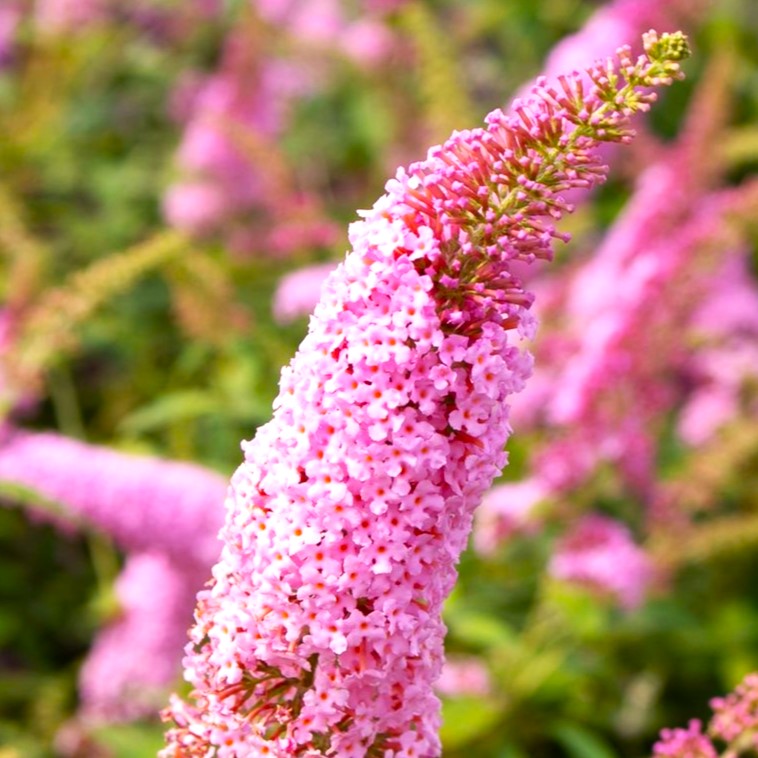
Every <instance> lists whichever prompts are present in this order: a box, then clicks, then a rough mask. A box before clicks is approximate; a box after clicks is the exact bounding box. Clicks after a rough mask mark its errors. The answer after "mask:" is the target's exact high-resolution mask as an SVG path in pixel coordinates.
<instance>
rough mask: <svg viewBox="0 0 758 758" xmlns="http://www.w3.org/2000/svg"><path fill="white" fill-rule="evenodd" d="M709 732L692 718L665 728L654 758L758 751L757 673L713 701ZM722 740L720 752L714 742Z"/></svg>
mask: <svg viewBox="0 0 758 758" xmlns="http://www.w3.org/2000/svg"><path fill="white" fill-rule="evenodd" d="M711 708H712V709H713V717H712V718H711V720H710V723H709V724H708V728H707V731H706V732H704V731H703V726H702V724H701V722H700V721H698V720H697V719H693V720H692V721H690V723H689V726H688V727H687V728H686V729H664V730H663V731H662V732H661V739H660V741H659V742H657V743H656V744H655V746H654V748H653V751H654V752H653V756H654V758H718V756H719V755H722V756H724V758H737V756H741V755H755V751H756V750H758V673H753V674H748V675H747V676H746V677H745V678H744V679H743V680H742V682H741V683H740V684H739V685H738V686H737V688H736V689H735V690H734V692H731V693H730V694H728V695H726V696H725V697H716V698H713V700H711ZM714 741H715V742H716V743H723V744H724V745H726V749H725V750H724V751H723V752H719V751H718V750H717V749H716V747H715V744H714Z"/></svg>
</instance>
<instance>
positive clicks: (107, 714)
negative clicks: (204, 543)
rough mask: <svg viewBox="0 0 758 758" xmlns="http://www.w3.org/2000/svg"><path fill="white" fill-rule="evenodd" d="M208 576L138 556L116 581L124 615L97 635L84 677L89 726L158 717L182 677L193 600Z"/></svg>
mask: <svg viewBox="0 0 758 758" xmlns="http://www.w3.org/2000/svg"><path fill="white" fill-rule="evenodd" d="M207 576H208V575H207V571H206V570H205V569H203V568H198V570H197V571H194V572H192V571H190V572H188V571H187V569H186V567H184V566H182V567H179V566H177V565H176V564H175V563H174V562H173V561H172V560H171V559H170V558H168V557H167V556H166V554H165V553H156V552H153V553H133V554H131V555H129V556H128V558H127V560H126V565H125V566H124V569H123V571H122V573H121V575H120V576H119V577H118V579H117V580H116V585H115V594H116V600H117V601H118V606H119V609H118V614H117V616H116V617H115V618H114V619H112V620H111V621H110V622H109V623H107V624H106V625H105V627H104V628H103V629H101V630H100V631H99V632H98V635H97V637H96V638H95V641H94V643H93V645H92V647H91V649H90V651H89V653H88V654H87V658H86V659H85V661H84V664H83V665H82V668H81V671H80V674H79V692H80V698H81V707H80V715H81V718H82V719H83V720H84V721H86V722H100V721H107V722H112V721H128V720H132V719H136V718H139V717H142V716H147V715H149V714H152V713H155V711H156V710H157V709H158V708H159V707H160V704H161V703H162V702H163V701H164V700H165V697H166V691H167V689H168V688H169V687H170V686H171V685H172V684H173V683H174V682H175V681H176V680H177V678H178V676H179V672H180V665H179V664H180V662H181V658H182V649H183V647H184V644H185V641H186V639H187V629H188V627H189V626H190V623H191V621H192V608H193V605H194V601H195V595H196V594H197V591H198V589H199V588H200V587H202V585H203V583H204V582H205V580H206V579H207Z"/></svg>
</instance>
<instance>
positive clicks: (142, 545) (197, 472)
mask: <svg viewBox="0 0 758 758" xmlns="http://www.w3.org/2000/svg"><path fill="white" fill-rule="evenodd" d="M0 481H3V482H7V483H11V484H16V485H20V486H23V487H28V488H29V489H31V490H33V491H34V492H35V493H37V494H38V495H41V496H42V497H44V498H47V499H48V500H50V501H53V503H56V504H59V505H60V506H62V508H63V515H62V518H63V520H64V523H65V519H66V517H67V516H70V517H73V518H74V519H76V520H79V521H82V522H84V523H85V524H88V525H90V526H94V527H96V528H98V529H101V530H102V531H103V532H105V533H106V534H108V535H109V536H110V537H111V538H112V539H113V540H114V541H115V542H116V544H117V545H118V546H119V547H120V548H121V549H123V550H125V551H127V552H133V551H134V552H141V551H155V550H158V551H161V552H163V553H165V554H166V555H167V556H169V557H171V558H172V559H173V560H175V561H176V562H177V563H178V564H179V565H187V566H192V567H194V566H198V565H199V566H202V567H204V568H205V570H209V569H210V567H211V566H212V565H213V563H214V561H216V560H217V558H218V554H219V552H220V548H221V543H220V542H219V541H218V538H217V536H216V535H217V533H218V529H219V527H220V525H221V522H222V521H223V507H222V503H223V501H224V496H225V493H226V483H225V482H224V479H223V478H222V477H221V476H220V475H219V474H216V473H214V472H212V471H209V470H207V469H204V468H203V467H201V466H197V465H195V464H191V463H182V462H176V461H166V460H162V459H160V458H152V457H148V456H139V455H127V454H124V453H119V452H117V451H115V450H110V449H108V448H106V447H101V446H97V445H89V444H86V443H84V442H79V441H77V440H73V439H70V438H68V437H64V436H62V435H59V434H54V433H52V432H27V431H22V430H15V429H6V430H5V431H4V433H3V436H2V438H0ZM41 515H45V514H41ZM48 517H50V516H49V514H48Z"/></svg>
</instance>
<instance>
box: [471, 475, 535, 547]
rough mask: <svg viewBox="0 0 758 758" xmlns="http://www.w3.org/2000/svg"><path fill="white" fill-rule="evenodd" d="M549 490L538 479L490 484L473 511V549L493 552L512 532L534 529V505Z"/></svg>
mask: <svg viewBox="0 0 758 758" xmlns="http://www.w3.org/2000/svg"><path fill="white" fill-rule="evenodd" d="M548 494H549V490H548V489H547V488H546V487H545V485H544V484H543V483H542V482H540V481H539V480H537V479H524V480H522V481H519V482H507V483H506V484H499V485H497V486H495V487H493V488H492V489H491V490H490V491H489V492H488V493H487V494H486V495H485V496H484V498H483V500H482V503H481V505H480V506H479V508H478V509H477V512H476V530H475V532H474V544H475V546H476V549H477V550H479V551H480V552H482V553H492V552H494V551H495V550H496V549H497V548H498V547H500V545H502V544H503V543H504V542H505V541H506V540H508V539H510V538H511V537H512V536H514V535H516V534H525V533H529V532H533V531H535V530H536V529H537V528H538V524H539V517H538V515H537V509H538V507H539V505H540V502H541V501H542V500H543V499H544V498H545V497H546V496H547V495H548Z"/></svg>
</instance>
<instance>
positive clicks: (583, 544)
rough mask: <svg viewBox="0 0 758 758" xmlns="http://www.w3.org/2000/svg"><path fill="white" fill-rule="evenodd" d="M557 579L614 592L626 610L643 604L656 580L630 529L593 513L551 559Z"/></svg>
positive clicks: (574, 526)
mask: <svg viewBox="0 0 758 758" xmlns="http://www.w3.org/2000/svg"><path fill="white" fill-rule="evenodd" d="M548 571H549V573H550V574H551V575H552V576H554V577H555V578H556V579H560V580H562V581H565V582H570V583H572V584H579V585H582V586H586V587H588V588H590V589H592V590H595V591H597V592H600V593H601V594H605V595H610V596H612V597H613V598H615V600H616V601H617V602H618V603H619V604H620V605H621V606H622V607H623V608H626V609H629V610H631V609H633V608H636V607H637V606H639V605H640V604H641V603H642V601H643V599H644V597H645V593H646V592H647V589H648V587H649V585H650V583H651V581H652V579H653V565H652V561H651V559H650V558H649V557H648V556H647V554H646V553H645V552H644V550H642V548H640V547H638V546H637V545H636V544H635V543H634V541H633V540H632V535H631V533H630V532H629V529H627V527H625V526H624V525H623V524H621V523H619V522H618V521H614V520H613V519H610V518H607V517H605V516H598V515H589V516H585V517H584V518H582V519H581V520H580V521H579V522H578V523H577V524H575V525H573V526H572V527H570V529H569V532H568V533H567V534H566V535H565V536H564V537H563V538H562V539H561V540H560V541H559V543H558V545H557V546H556V548H555V552H554V554H553V556H552V558H551V559H550V565H549V567H548Z"/></svg>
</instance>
